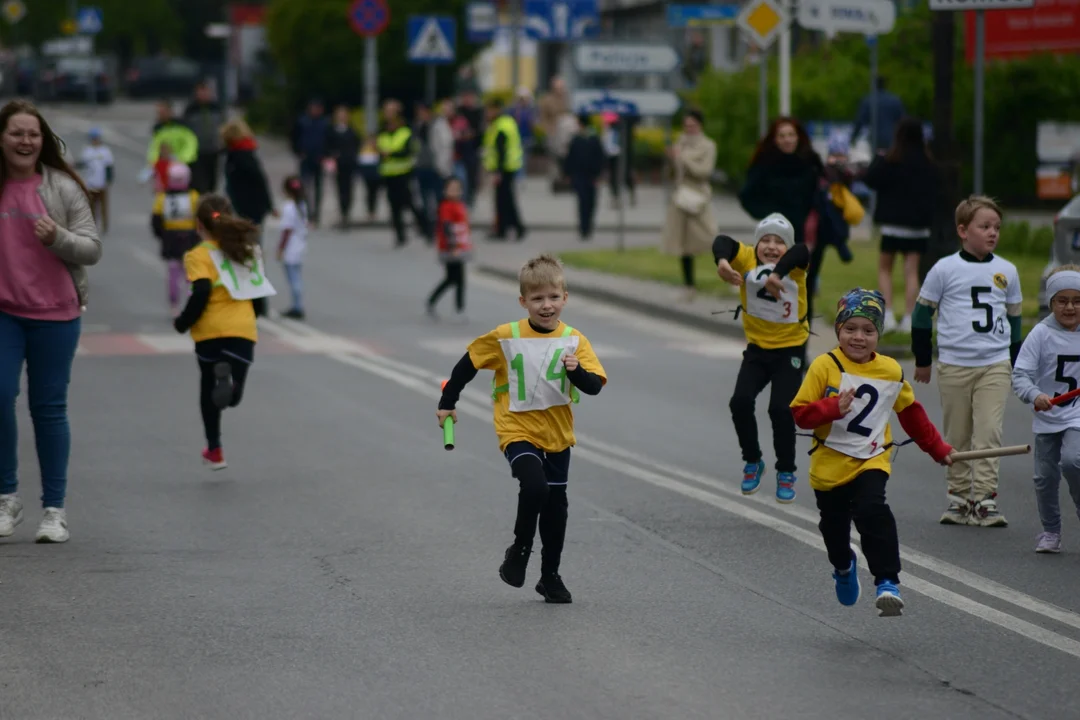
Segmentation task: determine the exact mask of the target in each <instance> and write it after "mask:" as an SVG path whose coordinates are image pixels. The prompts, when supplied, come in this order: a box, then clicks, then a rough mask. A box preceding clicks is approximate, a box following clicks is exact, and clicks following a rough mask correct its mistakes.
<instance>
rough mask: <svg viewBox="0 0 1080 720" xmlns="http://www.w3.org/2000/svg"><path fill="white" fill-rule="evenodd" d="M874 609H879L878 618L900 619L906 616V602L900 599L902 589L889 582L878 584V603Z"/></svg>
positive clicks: (875, 603) (876, 602)
mask: <svg viewBox="0 0 1080 720" xmlns="http://www.w3.org/2000/svg"><path fill="white" fill-rule="evenodd" d="M874 607H876V608H877V609H878V617H900V616H901V615H903V614H904V601H903V600H901V599H900V588H898V587H896V584H895V583H891V582H889V581H888V580H885V581H884V582H881V583H878V586H877V601H875V602H874Z"/></svg>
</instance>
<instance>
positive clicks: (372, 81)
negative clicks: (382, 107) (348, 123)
mask: <svg viewBox="0 0 1080 720" xmlns="http://www.w3.org/2000/svg"><path fill="white" fill-rule="evenodd" d="M377 43H378V40H377V39H376V37H375V36H374V35H371V36H368V37H366V38H364V128H365V129H366V130H367V134H368V135H369V136H372V137H373V136H374V135H375V134H376V133H377V132H378V131H379V48H378V44H377Z"/></svg>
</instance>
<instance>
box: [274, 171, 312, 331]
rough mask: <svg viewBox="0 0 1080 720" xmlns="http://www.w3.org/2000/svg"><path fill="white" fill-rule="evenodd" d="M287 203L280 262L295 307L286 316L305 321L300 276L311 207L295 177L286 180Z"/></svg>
mask: <svg viewBox="0 0 1080 720" xmlns="http://www.w3.org/2000/svg"><path fill="white" fill-rule="evenodd" d="M284 190H285V197H286V198H288V199H287V200H286V201H285V205H284V207H282V209H281V243H280V244H279V245H278V251H277V259H278V262H280V263H281V264H282V267H284V269H285V279H286V280H288V281H289V291H290V292H291V293H292V307H291V308H289V309H288V310H287V311H285V312H283V313H282V315H284V316H285V317H287V318H293V319H294V320H303V319H304V283H303V275H302V273H301V271H302V269H303V265H304V255H305V254H306V253H307V231H308V205H307V200H306V199H305V196H304V184H303V183H302V182H301V181H300V178H299V177H297V176H295V175H292V176H289V177H287V178H286V179H285V185H284Z"/></svg>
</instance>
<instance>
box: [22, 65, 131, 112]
mask: <svg viewBox="0 0 1080 720" xmlns="http://www.w3.org/2000/svg"><path fill="white" fill-rule="evenodd" d="M91 87H92V88H93V91H94V98H95V101H96V102H98V103H111V102H112V101H113V99H114V96H115V89H114V87H113V81H112V78H111V77H110V76H109V72H108V65H107V63H106V62H105V59H104V58H101V57H93V56H87V57H80V56H71V57H63V58H60V59H58V60H54V61H51V62H50V63H48V64H46V65H44V66H43V67H42V69H41V72H40V74H39V76H38V88H37V95H38V96H39V97H41V98H43V99H45V100H86V101H89V99H90V90H91Z"/></svg>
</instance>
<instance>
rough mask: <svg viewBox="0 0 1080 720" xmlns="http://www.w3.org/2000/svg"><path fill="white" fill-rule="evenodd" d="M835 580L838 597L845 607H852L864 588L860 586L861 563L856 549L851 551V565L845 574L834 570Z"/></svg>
mask: <svg viewBox="0 0 1080 720" xmlns="http://www.w3.org/2000/svg"><path fill="white" fill-rule="evenodd" d="M832 576H833V580H835V581H836V599H837V600H839V601H840V604H841V605H843V606H845V607H851V606H852V605H854V604H855V603H857V602H859V596H860V595H861V594H862V588H860V587H859V563H858V559H857V558H856V556H855V551H854V550H852V551H851V565H850V566H849V567H848V569H847V572H846V573H844V574H843V575H841V574H840V571H839V570H833V574H832Z"/></svg>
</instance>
